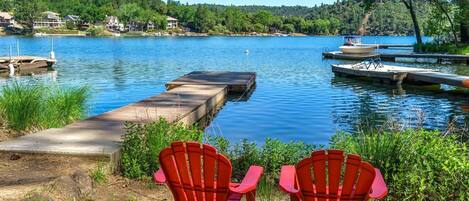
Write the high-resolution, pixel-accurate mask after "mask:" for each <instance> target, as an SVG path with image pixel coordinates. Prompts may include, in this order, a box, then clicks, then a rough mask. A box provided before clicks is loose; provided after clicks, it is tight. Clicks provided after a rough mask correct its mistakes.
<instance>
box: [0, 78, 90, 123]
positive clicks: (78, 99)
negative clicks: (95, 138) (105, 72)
mask: <svg viewBox="0 0 469 201" xmlns="http://www.w3.org/2000/svg"><path fill="white" fill-rule="evenodd" d="M88 92H89V90H88V88H87V87H69V88H61V87H58V86H45V85H34V84H27V83H19V82H14V83H12V84H8V85H5V86H3V87H2V90H1V92H0V117H1V118H2V120H3V122H4V123H5V124H6V127H7V128H8V129H11V130H14V131H28V130H38V129H45V128H52V127H62V126H65V125H67V124H69V123H71V122H73V121H75V120H78V119H80V118H82V117H84V115H85V114H86V113H85V112H86V101H87V99H88V97H89V93H88Z"/></svg>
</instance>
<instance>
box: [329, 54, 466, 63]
mask: <svg viewBox="0 0 469 201" xmlns="http://www.w3.org/2000/svg"><path fill="white" fill-rule="evenodd" d="M322 55H323V57H324V58H328V59H344V60H364V59H368V58H381V59H382V60H383V61H393V62H395V61H396V59H398V58H413V59H436V60H437V62H440V63H441V62H443V61H453V62H458V63H465V64H467V65H469V55H455V54H419V53H408V54H407V53H375V54H344V53H342V52H340V51H334V52H323V53H322Z"/></svg>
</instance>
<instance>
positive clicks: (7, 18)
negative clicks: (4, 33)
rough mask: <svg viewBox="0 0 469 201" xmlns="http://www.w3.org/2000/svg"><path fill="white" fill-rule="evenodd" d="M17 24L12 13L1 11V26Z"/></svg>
mask: <svg viewBox="0 0 469 201" xmlns="http://www.w3.org/2000/svg"><path fill="white" fill-rule="evenodd" d="M14 24H15V20H14V19H13V16H12V15H11V14H10V13H7V12H0V26H2V27H11V26H13V25H14Z"/></svg>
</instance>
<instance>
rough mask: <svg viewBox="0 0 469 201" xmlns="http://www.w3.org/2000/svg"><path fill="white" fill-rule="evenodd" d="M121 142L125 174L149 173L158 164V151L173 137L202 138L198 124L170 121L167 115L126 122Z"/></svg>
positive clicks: (140, 175) (147, 174)
mask: <svg viewBox="0 0 469 201" xmlns="http://www.w3.org/2000/svg"><path fill="white" fill-rule="evenodd" d="M125 130H126V134H125V135H124V141H123V144H122V164H121V165H122V173H123V175H124V176H125V177H129V178H141V177H144V176H150V175H151V174H152V173H153V172H154V171H156V170H157V169H158V168H159V163H158V154H159V153H160V151H161V150H163V149H164V148H166V147H168V146H169V145H170V144H171V142H174V141H197V142H201V141H202V136H203V132H202V131H201V130H200V129H199V128H198V127H197V126H194V127H186V126H184V125H183V124H181V123H169V122H167V121H166V120H165V119H164V118H160V119H159V120H157V121H155V122H152V123H147V124H144V125H141V124H134V123H127V124H126V125H125Z"/></svg>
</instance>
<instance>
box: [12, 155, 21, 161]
mask: <svg viewBox="0 0 469 201" xmlns="http://www.w3.org/2000/svg"><path fill="white" fill-rule="evenodd" d="M20 158H21V156H20V155H18V154H12V155H10V160H12V161H16V160H18V159H20Z"/></svg>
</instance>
